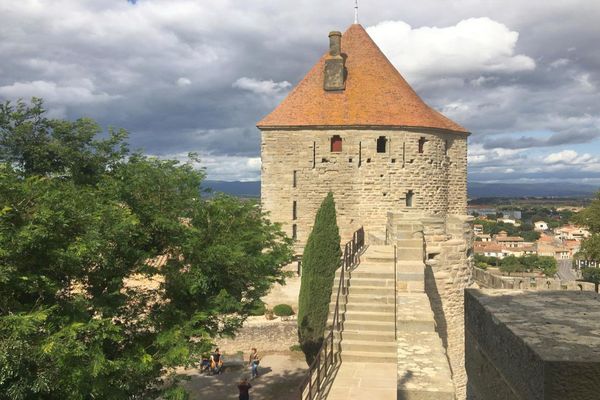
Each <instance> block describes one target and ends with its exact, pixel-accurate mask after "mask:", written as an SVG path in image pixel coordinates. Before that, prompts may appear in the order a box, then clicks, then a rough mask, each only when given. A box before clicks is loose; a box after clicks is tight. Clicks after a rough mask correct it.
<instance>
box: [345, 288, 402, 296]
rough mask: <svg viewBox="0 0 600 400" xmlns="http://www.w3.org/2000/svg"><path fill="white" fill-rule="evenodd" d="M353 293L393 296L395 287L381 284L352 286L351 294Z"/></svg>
mask: <svg viewBox="0 0 600 400" xmlns="http://www.w3.org/2000/svg"><path fill="white" fill-rule="evenodd" d="M353 294H373V295H377V296H393V295H394V288H393V287H380V286H350V295H353Z"/></svg>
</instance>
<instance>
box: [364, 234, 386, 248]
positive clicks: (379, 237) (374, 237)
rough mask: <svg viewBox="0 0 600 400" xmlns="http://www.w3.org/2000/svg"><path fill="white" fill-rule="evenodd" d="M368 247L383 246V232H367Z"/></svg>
mask: <svg viewBox="0 0 600 400" xmlns="http://www.w3.org/2000/svg"><path fill="white" fill-rule="evenodd" d="M367 242H368V243H369V245H371V246H372V245H385V232H369V233H368V234H367Z"/></svg>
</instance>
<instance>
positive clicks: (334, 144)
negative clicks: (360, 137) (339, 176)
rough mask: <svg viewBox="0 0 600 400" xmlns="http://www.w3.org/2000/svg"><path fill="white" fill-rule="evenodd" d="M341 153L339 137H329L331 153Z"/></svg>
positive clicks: (340, 139)
mask: <svg viewBox="0 0 600 400" xmlns="http://www.w3.org/2000/svg"><path fill="white" fill-rule="evenodd" d="M341 151H342V138H341V137H340V136H339V135H333V136H332V137H331V152H332V153H339V152H341Z"/></svg>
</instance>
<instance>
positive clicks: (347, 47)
mask: <svg viewBox="0 0 600 400" xmlns="http://www.w3.org/2000/svg"><path fill="white" fill-rule="evenodd" d="M329 39H330V50H329V52H328V53H327V54H325V55H324V56H323V57H322V58H321V59H320V60H319V61H318V62H317V64H316V65H315V66H314V67H313V68H312V69H311V70H310V71H309V72H308V74H307V75H306V76H305V77H304V79H303V80H302V81H301V82H300V83H299V84H298V85H297V86H296V87H295V88H294V89H293V90H292V92H291V93H290V94H289V95H288V96H287V98H286V99H285V100H284V101H283V102H282V103H281V104H280V105H279V106H278V107H277V108H276V109H275V110H274V111H273V112H271V113H270V114H269V115H267V116H266V117H265V118H264V119H263V120H262V121H260V122H259V123H258V125H257V126H258V128H259V129H260V130H261V133H262V144H261V156H262V183H261V197H262V204H263V207H264V209H265V210H266V211H269V212H270V218H271V220H273V221H276V222H280V223H281V224H282V225H283V228H284V229H285V230H286V231H287V233H288V234H289V235H290V236H291V237H294V238H296V239H297V248H296V249H297V251H298V252H299V253H302V250H303V247H304V245H305V243H306V240H307V238H308V234H309V233H310V230H311V228H312V224H313V221H314V218H315V214H316V211H317V209H318V207H319V205H320V203H321V201H322V200H323V198H324V197H325V195H326V194H327V192H328V191H332V192H333V194H334V196H335V201H336V206H337V213H338V224H339V226H340V234H341V236H342V241H343V242H344V241H346V240H347V239H349V238H350V237H351V235H352V232H353V231H355V230H356V229H357V228H359V227H360V226H364V228H365V231H366V232H367V233H369V232H375V231H385V229H386V223H387V213H388V212H394V213H418V214H423V213H426V214H430V215H436V216H445V215H447V214H448V215H450V214H455V215H462V214H466V202H467V196H466V180H467V159H466V158H467V136H468V132H467V131H466V130H465V129H464V128H463V127H461V126H460V125H458V124H456V123H454V122H452V121H451V120H449V119H448V118H446V117H444V116H443V115H441V114H440V113H439V112H437V111H435V110H433V109H432V108H430V107H429V106H427V104H425V103H424V102H423V100H421V98H420V97H419V96H418V95H417V94H416V93H415V91H414V90H413V89H412V88H411V87H410V86H409V85H408V83H407V82H406V81H405V80H404V78H403V77H402V76H401V75H400V73H399V72H398V71H397V70H396V69H395V68H394V66H393V65H392V64H391V63H390V61H389V60H388V59H387V58H386V57H385V55H384V54H383V53H382V52H381V50H380V49H379V48H378V47H377V45H376V44H375V43H374V42H373V40H372V39H371V38H370V37H369V35H368V34H367V32H366V31H365V29H364V28H363V27H362V26H361V25H359V24H353V25H351V26H350V28H349V29H348V30H347V31H346V32H345V33H344V34H343V35H342V34H341V33H340V32H331V33H330V34H329Z"/></svg>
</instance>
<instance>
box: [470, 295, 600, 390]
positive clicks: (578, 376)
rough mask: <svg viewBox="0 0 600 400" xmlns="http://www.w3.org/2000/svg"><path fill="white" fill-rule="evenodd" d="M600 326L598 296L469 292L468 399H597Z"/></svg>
mask: <svg viewBox="0 0 600 400" xmlns="http://www.w3.org/2000/svg"><path fill="white" fill-rule="evenodd" d="M598 321H600V298H599V296H598V295H597V294H595V293H589V292H572V291H540V292H532V291H523V290H497V289H485V290H479V289H467V290H466V291H465V327H466V329H465V330H466V335H465V336H466V337H465V338H466V340H465V358H466V370H467V374H468V399H472V400H496V399H498V400H499V399H503V400H513V399H514V400H565V399H577V400H592V399H598V398H599V397H598V396H599V393H600V335H599V334H598V329H599V325H598Z"/></svg>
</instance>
